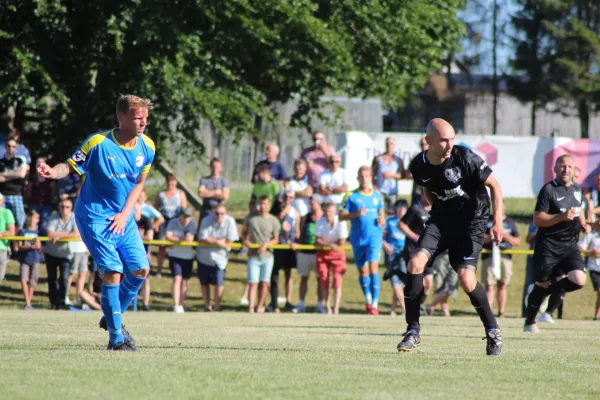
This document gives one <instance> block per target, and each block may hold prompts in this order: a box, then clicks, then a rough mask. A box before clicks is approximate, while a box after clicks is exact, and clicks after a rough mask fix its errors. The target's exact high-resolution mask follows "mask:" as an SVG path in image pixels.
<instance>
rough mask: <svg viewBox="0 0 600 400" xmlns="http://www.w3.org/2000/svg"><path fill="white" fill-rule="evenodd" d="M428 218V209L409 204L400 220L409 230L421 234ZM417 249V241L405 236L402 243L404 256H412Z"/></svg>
mask: <svg viewBox="0 0 600 400" xmlns="http://www.w3.org/2000/svg"><path fill="white" fill-rule="evenodd" d="M428 219H429V211H427V210H425V209H424V208H423V207H422V206H421V205H419V204H414V205H413V206H411V207H410V208H409V209H408V211H407V212H406V214H404V216H403V217H402V222H404V223H405V224H406V225H408V227H409V228H410V230H411V231H413V232H414V233H416V234H417V235H419V236H421V233H423V230H425V223H426V222H427V220H428ZM416 250H417V242H416V241H414V240H412V239H411V238H409V237H408V236H407V237H406V242H405V243H404V255H405V258H406V259H408V258H410V257H412V255H413V254H414V253H415V251H416Z"/></svg>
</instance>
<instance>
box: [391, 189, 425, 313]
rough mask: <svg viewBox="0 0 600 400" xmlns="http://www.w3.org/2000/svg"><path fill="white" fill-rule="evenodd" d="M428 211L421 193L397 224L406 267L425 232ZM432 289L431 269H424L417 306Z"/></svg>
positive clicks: (423, 301)
mask: <svg viewBox="0 0 600 400" xmlns="http://www.w3.org/2000/svg"><path fill="white" fill-rule="evenodd" d="M430 211H431V203H430V202H429V199H428V198H427V197H426V196H425V195H423V193H422V192H421V194H420V196H419V200H417V201H415V202H414V203H413V205H412V206H411V207H410V208H409V209H408V211H407V212H406V214H405V215H404V217H402V220H401V221H400V222H399V223H398V228H400V230H401V231H402V232H403V233H404V234H405V235H406V242H405V243H404V250H403V251H402V258H404V262H405V263H406V265H408V263H409V261H410V259H411V257H412V256H414V255H415V253H416V252H417V250H419V248H418V242H419V237H420V236H421V234H422V233H423V231H424V230H425V223H426V222H427V220H428V219H429V212H430ZM430 265H431V264H430ZM404 279H406V278H404ZM432 287H433V268H425V271H424V272H423V293H422V294H421V297H420V299H419V304H421V305H422V304H424V303H425V300H426V299H427V295H429V292H430V291H431V288H432ZM423 307H424V306H423Z"/></svg>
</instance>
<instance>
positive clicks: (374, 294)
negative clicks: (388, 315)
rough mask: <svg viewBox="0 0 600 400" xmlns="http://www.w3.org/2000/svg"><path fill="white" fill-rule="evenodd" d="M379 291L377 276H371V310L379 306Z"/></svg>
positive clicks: (379, 280)
mask: <svg viewBox="0 0 600 400" xmlns="http://www.w3.org/2000/svg"><path fill="white" fill-rule="evenodd" d="M380 291H381V279H380V278H379V274H371V296H372V297H373V298H372V305H373V308H377V305H378V304H379V292H380Z"/></svg>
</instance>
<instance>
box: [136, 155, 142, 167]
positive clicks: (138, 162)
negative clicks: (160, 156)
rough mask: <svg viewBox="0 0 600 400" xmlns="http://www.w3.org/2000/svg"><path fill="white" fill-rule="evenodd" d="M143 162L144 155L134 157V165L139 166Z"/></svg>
mask: <svg viewBox="0 0 600 400" xmlns="http://www.w3.org/2000/svg"><path fill="white" fill-rule="evenodd" d="M143 164H144V156H143V155H141V154H140V155H139V156H137V157H136V158H135V165H137V166H138V167H141V166H142V165H143Z"/></svg>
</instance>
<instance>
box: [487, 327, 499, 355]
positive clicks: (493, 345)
mask: <svg viewBox="0 0 600 400" xmlns="http://www.w3.org/2000/svg"><path fill="white" fill-rule="evenodd" d="M483 339H487V345H486V346H485V352H486V353H487V355H488V356H499V355H500V353H502V331H501V330H500V328H499V327H498V328H496V329H492V330H491V331H489V332H486V333H485V337H484V338H483ZM483 339H482V340H483Z"/></svg>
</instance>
